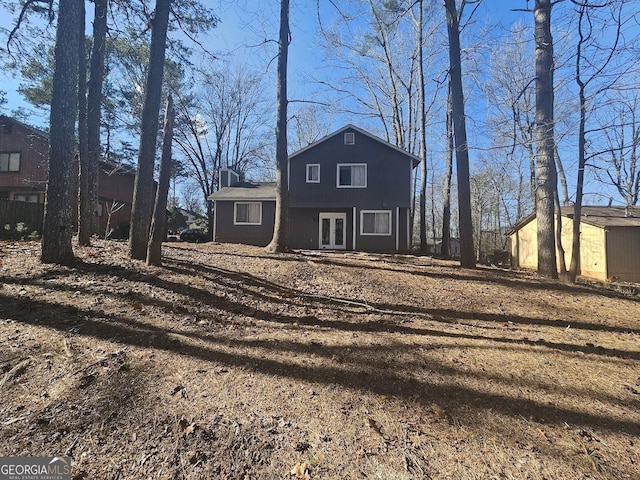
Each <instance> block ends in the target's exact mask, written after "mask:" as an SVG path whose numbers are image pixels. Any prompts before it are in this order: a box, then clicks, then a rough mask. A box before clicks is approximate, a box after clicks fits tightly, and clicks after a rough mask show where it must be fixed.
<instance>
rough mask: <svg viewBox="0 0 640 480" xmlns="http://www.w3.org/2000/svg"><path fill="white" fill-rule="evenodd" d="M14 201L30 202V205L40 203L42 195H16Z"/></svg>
mask: <svg viewBox="0 0 640 480" xmlns="http://www.w3.org/2000/svg"><path fill="white" fill-rule="evenodd" d="M13 199H14V200H15V201H17V202H29V203H38V201H39V200H40V195H38V194H37V193H32V194H29V193H16V194H14V195H13Z"/></svg>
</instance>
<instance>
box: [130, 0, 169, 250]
mask: <svg viewBox="0 0 640 480" xmlns="http://www.w3.org/2000/svg"><path fill="white" fill-rule="evenodd" d="M170 8H171V0H156V9H155V14H154V16H153V20H152V33H151V51H150V57H149V70H148V74H147V83H146V90H145V102H144V109H143V111H142V126H141V130H140V150H139V153H138V169H137V171H136V179H135V186H134V190H133V206H132V208H131V228H130V231H129V253H130V255H131V258H134V259H138V260H144V259H145V258H146V255H147V240H148V238H149V227H150V224H151V214H152V212H153V199H154V195H153V167H154V164H155V152H156V136H157V134H158V114H159V112H160V100H161V95H162V77H163V72H164V60H165V50H166V45H167V28H168V24H169V11H170Z"/></svg>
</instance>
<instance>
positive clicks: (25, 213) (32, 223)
mask: <svg viewBox="0 0 640 480" xmlns="http://www.w3.org/2000/svg"><path fill="white" fill-rule="evenodd" d="M43 218H44V205H43V204H42V203H30V202H16V201H14V200H3V199H0V229H1V230H2V231H0V236H2V234H3V233H6V232H5V225H7V224H8V225H10V229H11V230H15V228H16V224H18V223H24V224H25V225H26V227H27V228H26V230H27V232H28V233H27V235H28V234H29V233H31V232H33V231H37V232H38V233H42V220H43Z"/></svg>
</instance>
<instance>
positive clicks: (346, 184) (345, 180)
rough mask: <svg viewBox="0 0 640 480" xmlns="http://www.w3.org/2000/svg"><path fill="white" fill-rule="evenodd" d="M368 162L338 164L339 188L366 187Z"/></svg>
mask: <svg viewBox="0 0 640 480" xmlns="http://www.w3.org/2000/svg"><path fill="white" fill-rule="evenodd" d="M366 186H367V164H366V163H353V164H346V163H343V164H340V163H339V164H338V188H366Z"/></svg>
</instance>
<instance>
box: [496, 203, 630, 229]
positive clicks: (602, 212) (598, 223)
mask: <svg viewBox="0 0 640 480" xmlns="http://www.w3.org/2000/svg"><path fill="white" fill-rule="evenodd" d="M560 211H561V212H562V216H563V217H566V218H569V219H573V212H574V210H573V206H567V207H561V209H560ZM534 218H536V214H535V213H532V214H531V215H529V216H528V217H526V218H524V219H522V220H520V221H519V222H518V223H516V224H515V225H514V226H513V228H512V229H511V230H510V231H509V232H508V233H507V234H508V235H512V234H513V233H515V232H516V231H517V230H520V229H521V228H522V227H524V226H525V225H526V224H528V223H529V222H531V221H532V220H533V219H534ZM580 222H582V223H586V224H588V225H593V226H594V227H599V228H610V227H640V207H618V206H616V207H604V206H597V205H584V206H583V207H582V215H581V216H580Z"/></svg>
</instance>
